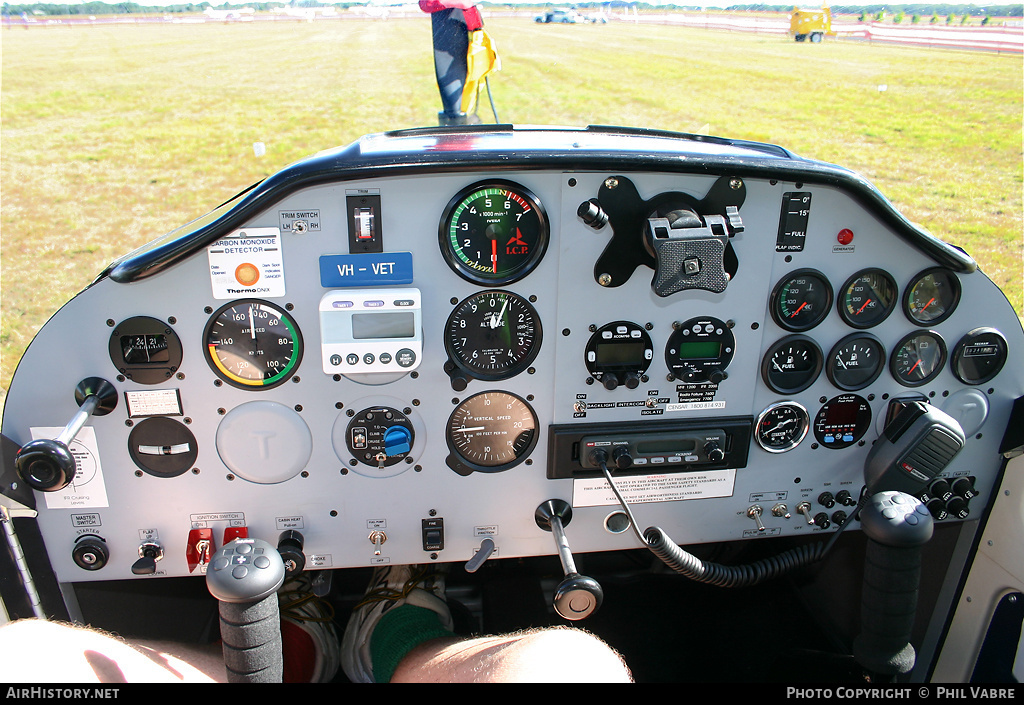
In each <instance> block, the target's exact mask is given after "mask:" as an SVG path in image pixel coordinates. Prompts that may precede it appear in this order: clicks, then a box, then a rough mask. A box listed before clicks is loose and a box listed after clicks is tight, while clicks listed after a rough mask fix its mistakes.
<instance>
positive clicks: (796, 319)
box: [3, 129, 1024, 582]
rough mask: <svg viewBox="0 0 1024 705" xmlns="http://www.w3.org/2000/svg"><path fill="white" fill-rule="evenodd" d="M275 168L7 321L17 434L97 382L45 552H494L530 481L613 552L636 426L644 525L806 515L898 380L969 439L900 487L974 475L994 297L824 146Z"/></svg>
mask: <svg viewBox="0 0 1024 705" xmlns="http://www.w3.org/2000/svg"><path fill="white" fill-rule="evenodd" d="M552 145H555V146H552ZM396 155H398V157H396ZM495 155H497V156H495ZM507 155H518V156H513V157H511V158H509V157H508V156H507ZM658 155H660V156H658ZM289 169H291V170H292V171H287V170H286V172H285V173H283V176H280V177H271V179H268V181H267V182H266V183H265V184H263V185H262V186H260V187H257V188H256V189H255V190H254V191H253V192H251V193H248V194H243V195H240V196H239V198H238V199H236V200H235V201H234V202H231V203H229V204H227V205H226V206H225V207H222V208H221V209H219V210H218V211H217V212H216V213H215V214H214V215H213V216H211V218H209V219H207V220H205V221H202V222H200V223H199V224H197V225H195V226H193V227H191V228H185V229H183V230H180V231H176V232H174V233H171V235H169V236H167V238H164V239H162V240H158V241H155V242H154V244H153V245H152V246H151V247H150V248H148V249H147V248H144V249H143V250H142V251H139V252H137V253H133V254H132V255H129V256H127V257H126V258H123V259H122V260H119V261H118V262H115V263H114V264H113V265H112V266H111V268H109V269H108V270H107V271H106V272H105V273H104V274H103V275H102V276H101V277H100V278H98V280H97V281H96V282H95V283H94V284H93V285H92V286H91V287H89V288H88V289H86V290H85V291H84V292H82V293H81V294H80V295H79V296H78V297H77V298H76V299H74V300H72V301H71V302H69V303H68V304H67V305H66V306H65V307H64V308H63V309H61V311H59V312H58V313H57V314H56V315H55V316H54V318H53V319H51V321H50V322H49V323H48V324H47V325H46V326H45V327H44V328H43V330H42V331H41V332H40V334H39V336H38V337H37V338H36V340H35V341H34V342H33V343H32V345H31V347H30V348H29V351H28V353H27V354H26V356H25V358H24V359H23V361H22V363H21V365H20V367H19V369H18V373H17V375H16V377H15V380H14V383H13V384H12V388H11V392H10V394H9V396H8V400H7V404H6V409H5V416H4V425H3V432H4V435H6V436H8V437H9V438H11V439H13V440H15V441H16V442H18V443H20V444H24V443H25V442H27V441H29V440H31V439H33V438H52V437H56V436H57V435H58V434H59V433H60V431H61V430H62V429H63V426H64V424H65V423H66V421H67V419H69V418H71V417H72V416H73V415H74V413H75V412H76V410H77V404H76V401H75V395H74V391H75V389H76V386H77V385H79V383H80V382H81V381H82V380H84V379H90V378H101V379H104V380H106V381H108V382H109V383H110V384H111V385H112V386H113V387H114V388H115V389H116V392H117V399H116V405H115V407H114V408H113V410H111V411H109V412H106V413H104V414H103V415H94V416H93V417H92V418H91V419H90V420H89V422H88V423H87V425H86V426H85V428H83V429H82V431H81V432H79V434H78V435H77V436H76V438H75V440H74V441H73V442H72V444H71V450H72V452H73V453H74V455H75V458H76V463H77V468H78V472H77V473H76V477H75V478H74V480H73V482H72V483H71V484H70V485H68V486H67V487H66V488H63V489H61V490H58V491H54V492H37V493H36V500H37V508H38V509H39V512H40V515H39V521H40V526H41V529H42V532H43V535H44V538H45V540H46V544H47V549H48V552H49V554H50V560H51V563H52V565H53V566H54V569H55V571H56V573H57V576H58V578H59V580H60V581H62V582H78V581H92V580H112V579H123V578H134V579H152V578H153V577H159V576H187V575H202V574H203V573H204V572H205V567H206V564H207V562H208V559H209V556H210V555H212V553H213V552H214V551H215V550H216V548H219V547H220V546H221V545H223V544H224V543H226V542H227V541H229V540H230V537H235V536H239V535H249V536H253V537H259V538H263V539H265V540H269V541H271V542H275V541H276V538H277V536H278V535H280V534H281V533H282V532H284V531H298V532H301V534H302V535H303V537H304V539H305V550H306V553H307V567H309V568H346V567H358V566H370V565H378V564H386V563H396V564H400V563H424V562H430V561H438V562H446V561H460V562H464V561H468V560H470V559H471V558H473V556H474V554H475V552H476V551H477V550H479V549H480V547H481V545H482V544H483V543H484V540H485V539H490V540H491V541H493V543H494V546H495V550H494V553H493V554H492V556H491V558H490V560H498V559H502V558H510V557H520V556H534V555H548V554H553V553H554V552H555V545H554V543H553V541H552V538H551V534H550V533H549V532H546V531H544V530H542V529H541V528H540V527H538V525H537V523H536V521H535V519H534V512H535V509H536V508H537V507H538V506H539V505H540V504H542V503H543V502H545V501H547V500H550V499H561V500H565V501H566V502H568V503H569V504H570V505H571V506H572V507H573V512H574V518H573V520H572V522H571V524H569V525H568V527H567V529H566V531H567V534H568V537H569V539H570V540H571V541H572V545H573V549H574V550H575V551H584V552H585V551H605V550H619V549H631V548H636V547H638V546H639V545H640V544H639V542H638V540H637V539H636V537H635V536H634V535H633V534H632V532H629V531H624V530H623V526H622V522H621V521H616V520H613V518H615V517H619V518H621V516H622V510H621V507H619V506H618V503H617V500H616V498H615V497H614V495H613V494H612V493H611V492H610V490H609V488H608V487H607V483H606V482H605V481H604V479H603V478H602V476H601V472H600V469H599V468H597V467H596V466H595V465H594V463H593V462H592V460H591V456H590V455H589V453H590V451H591V450H593V449H594V448H600V447H602V446H605V445H607V446H608V447H609V448H619V447H623V448H627V447H628V448H629V458H628V462H623V463H622V464H621V465H620V466H619V467H618V468H617V469H616V475H617V477H618V478H619V479H620V481H621V486H620V490H621V491H622V493H623V494H624V496H625V497H626V499H627V501H628V502H629V503H630V504H631V508H632V510H633V513H634V515H635V516H636V518H637V521H639V522H642V523H644V526H642V527H639V528H640V529H641V530H642V529H644V528H646V526H649V525H654V524H656V525H658V526H661V527H662V528H663V529H664V530H665V531H666V532H667V533H668V534H669V535H671V536H672V537H673V539H674V540H675V541H676V542H677V543H681V544H695V543H706V542H721V541H738V540H748V539H760V538H767V537H780V536H806V535H812V534H823V535H828V534H831V533H832V532H834V531H836V530H837V528H838V527H839V526H840V525H842V524H843V523H844V522H845V521H846V520H847V517H848V514H849V512H850V510H851V507H852V506H853V505H855V504H856V500H857V496H858V494H859V491H860V488H861V486H862V484H863V467H864V460H865V457H866V455H867V453H868V451H869V450H870V446H871V443H872V442H873V441H874V439H876V438H877V437H878V436H879V434H880V433H881V431H882V429H883V428H884V426H885V421H886V417H887V416H888V415H890V414H891V413H893V409H894V408H895V405H896V404H897V403H898V401H899V400H901V399H923V400H926V401H928V402H929V403H931V404H934V405H936V406H938V407H940V408H941V409H943V410H944V411H946V412H947V413H948V414H950V415H951V416H953V417H954V418H955V419H957V421H959V422H960V423H961V425H962V426H963V428H964V431H965V432H966V434H967V437H968V441H967V445H966V447H965V448H964V450H963V451H962V452H961V454H960V456H959V457H958V458H957V460H956V461H955V462H954V463H953V464H952V465H950V466H949V467H948V468H947V469H946V471H945V472H944V473H943V475H942V477H941V478H940V479H941V480H942V481H944V482H945V483H946V486H947V487H948V486H952V485H954V484H956V483H959V485H958V487H959V488H960V490H959V491H957V492H953V491H952V490H950V491H949V492H946V491H944V490H943V491H935V492H931V493H930V494H929V490H931V488H928V490H926V491H924V492H923V499H924V500H925V501H926V503H927V504H928V507H929V509H930V510H931V511H932V513H933V515H934V516H935V517H936V518H938V519H940V520H941V521H949V522H956V521H969V520H972V519H976V518H978V517H979V516H980V515H981V514H982V513H983V512H984V510H985V508H986V506H987V504H988V502H989V501H990V494H991V489H992V487H993V484H994V483H995V481H996V478H997V475H998V472H999V468H1000V456H999V453H998V447H999V443H1000V440H1001V438H1002V436H1003V432H1004V430H1005V428H1006V425H1007V422H1008V419H1009V414H1010V407H1011V405H1012V403H1013V400H1014V399H1016V398H1017V397H1019V396H1020V395H1021V393H1022V391H1024V371H1022V369H1021V367H1020V365H1014V364H1008V360H1009V358H1010V356H1011V354H1016V353H1011V351H1012V350H1020V349H1021V348H1020V346H1021V344H1022V343H1024V335H1022V332H1021V327H1020V323H1019V321H1018V319H1017V317H1016V315H1015V314H1014V312H1013V310H1012V308H1011V307H1010V305H1009V304H1008V303H1006V301H1005V299H1004V298H1003V297H1002V295H1001V293H1000V292H999V291H998V289H997V288H996V287H995V286H994V285H993V284H992V283H991V281H989V280H988V279H987V278H986V277H985V275H984V274H982V273H981V272H979V271H976V270H975V268H974V266H973V262H972V261H971V260H970V259H969V258H968V257H966V256H963V255H962V253H959V252H957V251H955V250H953V249H952V248H947V247H945V246H943V245H941V243H938V242H937V241H935V240H934V239H933V238H931V237H930V236H928V235H927V234H925V233H923V232H920V231H918V230H916V229H915V228H914V227H913V226H911V225H910V224H909V223H906V221H904V220H902V219H901V217H900V216H898V214H895V211H892V210H891V206H888V204H887V202H885V201H884V199H882V198H881V197H880V196H877V194H876V192H873V191H872V190H871V189H870V187H869V186H867V185H865V184H862V183H861V182H860V181H859V180H858V179H857V178H856V177H854V176H852V175H849V174H848V173H846V172H842V171H841V170H838V169H835V168H833V167H828V166H827V165H819V164H817V163H814V162H806V161H805V160H800V159H799V158H796V157H794V156H793V155H790V154H788V153H786V152H784V151H782V150H777V148H767V147H764V146H757V145H748V144H745V143H736V144H732V143H724V142H723V143H721V144H720V143H707V142H702V141H700V140H696V141H695V140H690V139H685V138H682V137H679V136H676V137H670V136H665V135H659V134H654V135H643V134H635V133H629V132H622V133H613V134H605V133H601V132H599V131H554V130H553V131H547V130H538V131H530V130H511V129H509V130H507V131H504V132H503V131H498V132H487V131H481V132H473V131H472V130H470V131H467V132H452V131H449V132H429V131H428V132H413V133H398V134H393V135H383V136H375V137H370V138H364V140H362V141H360V142H359V143H357V144H356V145H355V146H354V147H350V148H348V149H347V150H340V151H337V152H329V153H325V154H323V155H318V156H317V157H314V158H311V160H309V162H308V163H301V164H300V165H298V166H297V167H290V168H289ZM296 176H298V178H296ZM754 506H759V507H763V511H760V512H752V511H749V510H750V509H751V507H754ZM755 517H756V518H755ZM853 528H856V527H853ZM83 542H84V543H83ZM204 542H205V543H204ZM85 544H87V545H88V546H89V547H90V549H89V550H88V551H83V550H79V549H78V548H76V547H79V546H81V545H85ZM154 545H155V546H158V547H159V551H158V552H157V551H155V550H154V549H153V548H152V546H154ZM97 546H99V547H100V548H96V547H97ZM147 546H148V547H149V548H148V549H147V548H146V547H147ZM147 550H148V551H149V552H150V553H149V554H148V557H152V556H153V555H155V554H157V553H158V554H159V559H156V560H155V567H154V563H153V562H152V561H148V562H145V565H143V566H141V567H140V564H139V561H140V560H141V558H142V557H143V556H144V554H146V551H147ZM83 555H88V556H91V557H92V558H91V559H89V560H85V559H83V558H82V556H83ZM96 556H99V559H96Z"/></svg>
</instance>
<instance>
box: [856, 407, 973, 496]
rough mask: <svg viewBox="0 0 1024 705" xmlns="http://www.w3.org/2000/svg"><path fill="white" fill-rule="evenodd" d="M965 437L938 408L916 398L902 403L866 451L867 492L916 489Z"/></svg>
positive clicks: (948, 459)
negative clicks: (901, 406) (900, 408)
mask: <svg viewBox="0 0 1024 705" xmlns="http://www.w3.org/2000/svg"><path fill="white" fill-rule="evenodd" d="M965 440H966V437H965V435H964V430H963V429H962V428H961V427H960V424H959V423H958V422H957V421H956V419H954V418H953V417H952V416H950V415H949V414H947V413H945V412H944V411H942V410H941V409H939V408H937V407H934V406H932V405H931V404H928V403H926V402H920V401H914V402H910V403H908V404H906V405H905V407H904V409H903V410H902V411H900V412H899V413H898V414H897V415H896V416H895V417H894V418H893V420H892V421H890V422H889V424H888V425H887V426H886V427H885V431H883V432H882V435H881V436H879V438H878V440H877V441H875V444H874V445H873V446H872V447H871V451H870V452H869V453H868V457H867V460H866V462H865V463H864V482H865V484H866V485H867V493H868V495H869V496H870V495H873V494H875V493H877V492H882V491H885V490H893V491H898V492H906V493H907V494H914V493H916V492H918V491H919V490H920V489H921V488H923V487H924V486H925V485H927V484H928V483H929V482H930V481H931V480H932V479H933V478H934V477H935V476H936V475H938V474H939V473H940V472H942V471H943V469H945V467H946V466H947V465H949V463H950V462H952V460H953V458H955V457H956V455H957V453H959V452H960V450H961V449H962V448H963V447H964V442H965Z"/></svg>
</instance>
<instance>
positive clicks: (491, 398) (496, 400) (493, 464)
mask: <svg viewBox="0 0 1024 705" xmlns="http://www.w3.org/2000/svg"><path fill="white" fill-rule="evenodd" d="M445 439H446V440H447V442H448V448H449V449H450V450H451V455H449V456H448V459H447V462H448V466H449V467H450V468H452V469H453V470H455V472H457V473H459V474H460V475H468V474H470V473H471V472H473V471H474V470H475V471H477V472H501V471H503V470H508V469H509V468H511V467H514V466H516V465H518V464H519V463H521V462H522V461H523V460H525V459H526V456H528V455H529V454H530V451H532V450H533V447H534V446H535V445H536V444H537V415H536V414H535V413H534V411H533V409H532V408H531V407H530V405H529V404H528V403H527V402H526V401H525V400H524V399H521V398H520V397H518V396H516V395H515V394H510V393H508V392H498V391H491V392H481V393H480V394H476V395H474V396H471V397H469V398H468V399H466V400H465V401H463V402H462V403H460V404H459V405H458V406H457V407H456V408H455V411H453V412H452V415H451V417H449V419H448V426H447V429H446V431H445Z"/></svg>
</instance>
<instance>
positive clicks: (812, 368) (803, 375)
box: [761, 335, 822, 394]
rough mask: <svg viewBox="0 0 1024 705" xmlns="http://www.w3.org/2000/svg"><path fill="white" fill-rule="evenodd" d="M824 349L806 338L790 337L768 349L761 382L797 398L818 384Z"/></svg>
mask: <svg viewBox="0 0 1024 705" xmlns="http://www.w3.org/2000/svg"><path fill="white" fill-rule="evenodd" d="M821 364H822V359H821V348H819V347H818V344H817V343H815V342H814V341H813V340H811V339H810V338H808V337H807V336H805V335H790V336H787V337H785V338H783V339H782V340H780V341H779V342H777V343H775V345H773V346H771V347H770V348H769V349H768V352H766V353H765V355H764V359H763V360H762V361H761V378H762V379H763V380H764V383H765V384H767V385H768V386H769V387H770V388H771V389H772V390H774V391H776V392H778V393H779V394H795V393H797V392H802V391H803V390H805V389H807V388H808V387H810V386H811V385H812V384H814V380H816V379H818V375H819V374H820V373H821Z"/></svg>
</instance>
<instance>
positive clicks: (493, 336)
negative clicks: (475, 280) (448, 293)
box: [444, 290, 541, 381]
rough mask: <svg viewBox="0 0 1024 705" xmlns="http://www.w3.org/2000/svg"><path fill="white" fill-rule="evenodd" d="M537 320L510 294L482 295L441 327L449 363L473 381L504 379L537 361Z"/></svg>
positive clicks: (533, 311) (457, 309)
mask: <svg viewBox="0 0 1024 705" xmlns="http://www.w3.org/2000/svg"><path fill="white" fill-rule="evenodd" d="M540 344H541V325H540V316H539V315H538V314H537V311H536V309H534V307H533V306H531V305H530V303H529V302H528V301H527V300H526V299H524V298H523V297H521V296H519V295H518V294H513V293H512V292H510V291H501V290H495V291H483V292H480V293H478V294H473V295H472V296H470V297H469V298H467V299H465V300H464V301H462V302H460V303H459V304H458V305H457V306H456V307H455V310H454V311H452V314H451V316H449V317H448V323H447V324H446V325H445V339H444V346H445V350H446V351H447V353H448V356H449V357H450V358H451V360H452V362H454V363H455V364H456V365H458V366H459V367H460V368H461V369H462V370H464V371H465V372H467V373H468V374H470V375H471V376H473V377H475V378H477V379H483V380H492V381H493V380H499V379H508V378H509V377H514V376H515V375H517V374H519V373H520V372H522V371H523V370H525V369H526V368H527V367H529V365H530V363H531V362H533V360H534V358H536V357H537V353H538V351H539V350H540Z"/></svg>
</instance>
